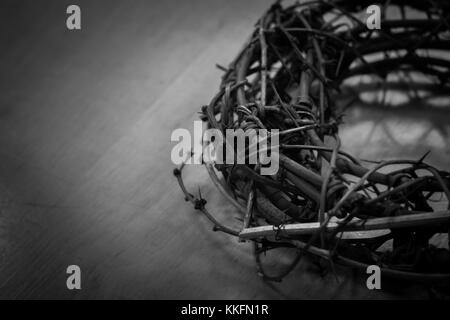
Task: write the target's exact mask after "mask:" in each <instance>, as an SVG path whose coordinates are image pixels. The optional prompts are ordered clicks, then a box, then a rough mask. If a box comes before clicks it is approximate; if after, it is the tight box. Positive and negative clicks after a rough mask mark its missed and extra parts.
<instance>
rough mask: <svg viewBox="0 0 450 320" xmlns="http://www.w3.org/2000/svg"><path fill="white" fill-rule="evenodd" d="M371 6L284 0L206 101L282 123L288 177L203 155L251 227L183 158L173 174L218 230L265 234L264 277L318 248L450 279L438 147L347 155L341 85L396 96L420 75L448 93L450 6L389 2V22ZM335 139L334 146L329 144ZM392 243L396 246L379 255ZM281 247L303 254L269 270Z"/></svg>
mask: <svg viewBox="0 0 450 320" xmlns="http://www.w3.org/2000/svg"><path fill="white" fill-rule="evenodd" d="M369 5H371V1H365V0H364V1H361V0H359V1H350V0H332V1H327V2H325V1H309V2H306V3H297V4H295V5H291V6H288V7H283V6H282V5H281V4H280V2H277V3H275V4H274V5H273V6H272V7H271V8H269V9H268V10H267V12H265V14H264V15H263V16H262V17H261V18H260V20H259V21H258V22H257V24H256V25H255V30H254V31H253V32H252V34H251V36H250V38H249V40H248V42H247V43H246V44H245V45H244V47H243V48H242V50H241V51H240V52H239V54H238V55H237V56H236V58H235V59H234V60H233V61H232V62H231V64H230V65H229V67H228V68H223V70H224V75H223V77H222V84H221V87H220V90H219V92H218V93H217V94H216V96H215V97H214V98H213V99H212V101H211V102H210V104H209V105H207V106H205V107H203V108H202V117H203V120H204V121H205V122H206V123H207V127H208V128H214V129H218V130H220V131H222V132H225V130H226V129H238V128H240V129H243V130H244V131H246V130H250V129H255V128H265V129H279V132H280V134H279V146H278V147H279V163H280V170H279V172H278V174H276V175H273V176H263V175H261V174H260V171H259V170H260V166H259V165H258V164H255V165H249V164H241V165H239V164H236V165H218V164H217V165H214V164H211V163H209V164H206V165H205V166H206V169H207V170H208V172H209V174H210V176H211V178H212V180H213V182H214V184H215V185H216V186H217V188H218V189H219V190H220V191H221V192H223V194H224V195H225V197H226V198H227V199H228V200H229V201H231V203H233V204H234V205H235V206H236V208H237V212H239V213H240V214H241V215H242V220H243V224H242V228H241V229H240V230H236V229H234V228H232V227H229V226H227V225H225V224H222V223H220V222H219V221H218V220H217V219H216V218H215V217H214V216H213V215H212V214H211V213H210V211H208V209H207V208H206V207H207V205H206V200H205V199H203V198H202V197H201V195H199V196H198V197H197V196H194V195H192V194H191V193H189V192H188V191H187V189H186V187H185V185H184V182H183V179H182V175H181V173H182V168H183V166H182V167H181V168H180V169H176V170H175V175H176V176H177V178H178V182H179V184H180V186H181V188H182V190H183V192H184V194H185V196H186V200H189V201H191V202H192V203H193V204H194V206H195V208H196V209H198V210H200V211H202V212H203V213H204V214H205V215H206V216H207V217H208V218H209V219H210V220H211V221H212V223H213V224H214V229H215V230H217V231H222V232H225V233H228V234H231V235H233V236H237V237H239V238H240V239H244V240H251V241H253V243H254V249H255V250H254V254H255V258H256V262H257V265H258V270H259V272H260V274H261V275H262V276H263V277H264V278H265V279H269V280H281V278H283V277H284V276H286V275H287V274H288V273H289V272H290V271H291V270H293V268H294V266H295V265H296V264H297V263H298V262H299V260H300V258H301V257H302V256H303V255H304V254H305V253H307V254H310V255H314V256H317V257H319V258H320V259H325V260H327V261H329V262H330V265H333V263H338V264H342V265H346V266H349V267H351V268H363V269H366V268H367V267H368V266H369V265H378V266H380V268H381V271H382V274H384V275H387V276H391V277H396V278H401V279H404V280H407V281H413V282H426V283H443V282H447V283H448V282H449V280H450V253H449V250H448V249H446V248H437V247H435V246H433V245H431V244H430V239H431V238H432V237H433V236H435V235H436V234H444V235H445V236H448V232H449V226H450V224H449V222H450V211H449V210H448V209H449V204H450V202H449V200H450V191H449V185H450V184H449V182H450V173H448V172H446V171H443V170H440V169H437V168H435V167H433V166H431V165H428V164H427V163H426V161H425V156H426V155H425V156H423V157H420V158H419V159H398V160H388V161H373V162H368V161H363V162H361V161H360V160H358V159H357V158H356V157H354V156H352V155H350V154H348V153H346V152H344V151H342V149H341V147H342V146H341V143H340V140H339V136H338V126H339V124H340V123H341V117H340V115H339V112H338V106H337V101H338V100H339V96H340V95H341V94H342V92H343V91H347V92H353V91H352V89H355V88H357V87H358V85H359V84H358V82H357V81H356V82H351V83H350V84H348V83H347V82H346V80H348V79H351V78H356V79H357V78H358V77H367V76H370V77H371V78H373V79H375V80H376V81H377V83H378V84H377V85H375V86H373V87H372V88H371V90H373V91H378V92H383V91H384V92H385V90H386V87H388V86H389V85H395V83H396V84H397V85H398V86H399V87H400V88H401V87H402V86H401V85H402V84H403V85H404V88H406V89H405V90H410V89H411V87H412V86H414V85H422V86H421V88H422V89H421V90H422V91H423V92H422V93H423V94H422V96H421V99H422V100H427V99H428V98H430V97H433V94H434V93H436V92H437V91H438V90H439V91H440V92H444V94H447V95H448V93H449V84H450V83H449V76H450V54H449V50H450V41H449V30H450V26H449V23H450V19H449V17H450V16H449V13H450V3H446V2H445V1H437V0H407V1H403V0H392V1H387V2H386V4H385V5H384V6H381V12H382V26H381V29H378V30H377V29H374V30H371V29H369V28H368V27H367V25H366V23H365V21H363V20H361V12H365V9H366V7H367V6H369ZM390 11H395V12H397V13H398V14H396V15H394V16H396V17H395V18H389V17H388V15H385V13H386V12H390ZM411 12H413V13H414V14H411ZM412 74H420V75H421V79H422V80H418V79H419V78H417V77H413V76H411V75H412ZM408 75H409V76H408ZM392 79H395V80H396V81H392ZM421 81H423V83H421ZM355 92H356V90H355ZM357 99H358V94H356V93H355V94H354V99H353V101H354V100H357ZM360 102H361V101H360ZM326 137H327V140H332V141H334V142H333V143H327V144H325V143H324V141H325V138H326ZM330 138H331V139H330ZM225 152H226V151H225ZM439 194H441V195H444V197H443V200H442V201H441V206H440V207H436V205H435V204H434V203H433V201H432V199H434V198H435V197H436V195H439ZM442 206H444V207H442ZM371 230H382V231H383V232H375V233H373V232H367V231H371ZM364 232H366V233H364ZM388 242H390V243H391V245H390V247H389V250H387V251H383V252H382V251H380V250H379V249H380V248H381V246H382V245H384V244H386V243H388ZM280 247H288V248H293V249H294V250H297V251H296V252H297V256H296V258H295V259H294V261H292V263H291V265H289V266H288V267H287V268H286V269H285V270H283V271H282V272H281V273H280V274H269V273H268V272H267V271H266V270H265V267H264V266H263V264H262V263H261V258H260V255H261V254H262V253H265V252H266V251H267V250H271V249H276V248H280Z"/></svg>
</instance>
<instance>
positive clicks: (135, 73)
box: [0, 0, 449, 299]
mask: <svg viewBox="0 0 450 320" xmlns="http://www.w3.org/2000/svg"><path fill="white" fill-rule="evenodd" d="M270 3H271V1H266V0H264V1H262V0H248V1H238V0H233V1H223V0H189V1H174V0H170V1H143V0H138V1H103V0H102V1H77V4H78V5H80V7H81V11H82V30H81V31H69V30H67V29H66V27H65V20H66V17H67V15H66V13H65V11H66V7H67V5H69V4H72V2H68V1H56V0H55V1H48V0H43V1H23V0H19V1H10V0H8V1H2V3H1V4H0V46H1V50H0V146H1V148H0V201H1V210H0V297H1V298H75V299H76V298H149V299H152V298H193V299H222V298H223V299H285V298H292V299H294V298H303V299H307V298H368V299H376V298H390V297H405V296H406V297H411V296H414V297H416V296H419V297H420V296H426V292H422V291H421V290H418V291H417V290H413V291H411V290H409V291H408V290H402V289H397V288H396V285H395V284H389V283H382V286H383V290H382V291H369V290H367V289H366V286H365V278H364V277H359V276H357V275H355V274H353V273H352V272H349V271H346V272H342V273H340V274H339V279H338V280H339V281H337V280H336V279H335V277H334V276H333V275H331V274H329V275H326V276H324V277H321V276H320V275H319V273H318V272H317V270H316V268H315V267H314V266H313V265H311V264H310V263H308V262H305V263H303V264H301V265H300V266H299V267H298V268H297V270H296V271H295V272H294V273H292V274H291V275H290V276H289V277H288V278H287V279H286V280H285V281H283V282H282V283H280V284H268V283H265V282H263V281H262V280H261V279H260V278H259V277H258V276H257V275H256V270H255V266H254V262H253V257H252V255H251V246H250V244H246V243H238V242H237V241H236V240H235V239H233V238H230V237H228V236H226V235H224V234H220V233H214V232H212V231H211V232H210V230H211V226H210V224H209V223H208V222H206V221H205V219H204V218H203V217H202V216H200V215H198V214H197V213H196V212H195V210H194V209H193V208H192V207H191V206H190V205H189V204H187V203H185V202H184V200H183V196H182V193H181V192H180V190H179V188H178V186H177V183H176V180H175V179H174V178H173V176H172V169H173V165H172V163H171V161H170V150H171V148H172V146H173V144H172V143H171V142H170V134H171V132H172V130H173V129H175V128H179V127H183V128H188V129H191V128H192V121H193V120H194V119H197V115H196V112H197V111H198V110H199V108H200V106H201V105H202V104H205V103H208V102H209V100H210V98H211V97H212V96H213V95H214V94H215V92H216V90H217V88H218V85H219V80H220V75H221V72H220V70H217V69H216V68H215V67H214V65H215V63H220V64H223V65H227V64H228V62H229V61H230V60H231V59H232V58H233V57H234V55H235V54H236V53H237V51H238V49H239V48H240V46H241V45H242V43H243V42H244V40H245V39H246V37H247V35H248V34H249V32H250V31H251V28H252V26H253V24H254V23H255V22H256V21H257V19H258V17H259V16H260V14H261V13H262V12H263V10H265V9H266V8H267V7H268V6H269V4H270ZM349 117H350V118H349V121H348V125H347V127H346V129H345V130H344V131H343V139H344V141H347V142H346V143H348V144H349V145H351V146H352V147H351V148H347V150H350V151H353V152H355V153H356V155H360V156H367V157H372V158H381V157H382V156H383V155H385V154H386V152H387V151H388V150H392V145H391V146H390V147H389V145H386V143H381V142H380V139H381V140H383V139H384V140H383V141H385V140H386V137H385V136H383V132H384V131H385V128H384V129H383V128H380V126H379V123H380V121H381V123H382V124H383V126H385V125H386V124H387V125H388V126H389V125H390V126H391V127H392V129H393V130H403V131H402V132H406V133H405V134H404V135H403V136H402V135H400V138H402V137H404V139H406V140H404V141H400V142H396V143H397V144H398V146H397V147H396V148H397V149H396V150H399V149H398V148H401V150H402V151H401V152H403V154H405V153H411V154H413V155H414V154H416V152H417V150H416V147H415V146H416V144H415V141H416V140H414V139H415V138H414V136H411V130H410V127H408V124H406V125H403V127H402V126H401V125H400V126H399V125H398V121H404V120H405V119H404V117H403V116H402V115H395V114H394V115H389V114H386V113H379V112H377V111H376V110H375V111H374V110H364V109H363V110H354V111H352V112H350V115H349ZM358 117H359V118H358ZM383 117H384V118H383ZM385 117H389V119H387V118H385ZM445 117H447V118H445ZM413 118H416V119H417V118H423V114H421V113H420V112H419V114H418V115H417V116H414V115H413ZM435 118H436V121H437V122H438V123H439V125H440V126H441V129H439V130H440V131H439V130H437V131H436V130H435V132H434V131H433V132H431V133H430V134H431V138H430V136H428V137H425V138H424V139H431V140H430V141H432V143H434V144H435V145H433V148H435V149H436V150H438V156H437V158H436V159H435V160H436V161H437V162H440V163H445V160H444V159H446V158H448V149H447V145H448V138H447V137H446V132H447V127H446V124H447V123H449V121H448V116H447V115H445V116H444V117H443V116H442V115H440V116H436V117H435ZM374 121H378V122H374ZM424 125H425V126H428V125H431V124H430V123H428V122H427V123H425V124H424ZM433 125H434V124H433ZM405 126H406V127H405ZM442 126H443V128H444V129H442ZM399 128H400V129H399ZM402 128H403V129H402ZM405 128H406V129H405ZM372 129H373V130H372ZM371 130H372V131H371ZM377 130H381V131H380V132H379V133H378V135H377V132H378V131H377ZM432 130H434V129H432ZM369 134H370V135H369ZM373 136H375V137H379V138H375V139H372V138H371V137H373ZM411 137H413V138H411ZM371 139H372V140H371ZM408 139H409V140H408ZM439 139H440V140H439ZM425 142H426V141H424V143H425ZM377 146H382V147H379V148H378V147H377ZM394 146H395V144H394ZM352 148H353V149H352ZM189 170H190V171H187V181H188V183H189V185H190V186H192V187H194V188H198V187H201V190H202V193H203V195H204V196H205V197H206V198H207V199H208V200H209V203H208V204H209V205H210V206H211V207H215V208H216V210H214V211H216V212H218V213H219V216H224V215H232V214H233V207H231V206H230V205H228V204H227V203H226V201H225V200H224V199H223V198H222V197H221V196H220V195H219V194H218V193H217V192H216V191H215V189H214V188H213V186H212V184H211V183H209V181H208V177H207V174H206V173H205V172H204V171H202V170H200V169H198V168H192V170H191V168H189ZM71 264H77V265H79V266H80V267H81V270H82V290H80V291H69V290H67V288H66V285H65V283H66V277H67V275H66V273H65V270H66V268H67V266H68V265H71Z"/></svg>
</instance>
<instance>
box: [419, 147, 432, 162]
mask: <svg viewBox="0 0 450 320" xmlns="http://www.w3.org/2000/svg"><path fill="white" fill-rule="evenodd" d="M430 153H431V150H428V151H427V152H425V154H424V155H423V156H422V158H420V159H419V161H417V162H418V163H422V162H423V160H425V158H426V157H427V156H428V155H429V154H430Z"/></svg>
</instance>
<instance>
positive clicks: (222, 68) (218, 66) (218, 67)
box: [216, 63, 228, 72]
mask: <svg viewBox="0 0 450 320" xmlns="http://www.w3.org/2000/svg"><path fill="white" fill-rule="evenodd" d="M216 68H217V69H219V70H222V71H223V72H227V71H228V69H227V68H225V67H224V66H221V65H220V64H218V63H216Z"/></svg>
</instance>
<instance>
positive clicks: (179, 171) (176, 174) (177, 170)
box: [173, 168, 181, 177]
mask: <svg viewBox="0 0 450 320" xmlns="http://www.w3.org/2000/svg"><path fill="white" fill-rule="evenodd" d="M173 175H174V176H175V177H179V176H181V170H180V169H178V168H175V169H173Z"/></svg>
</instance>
